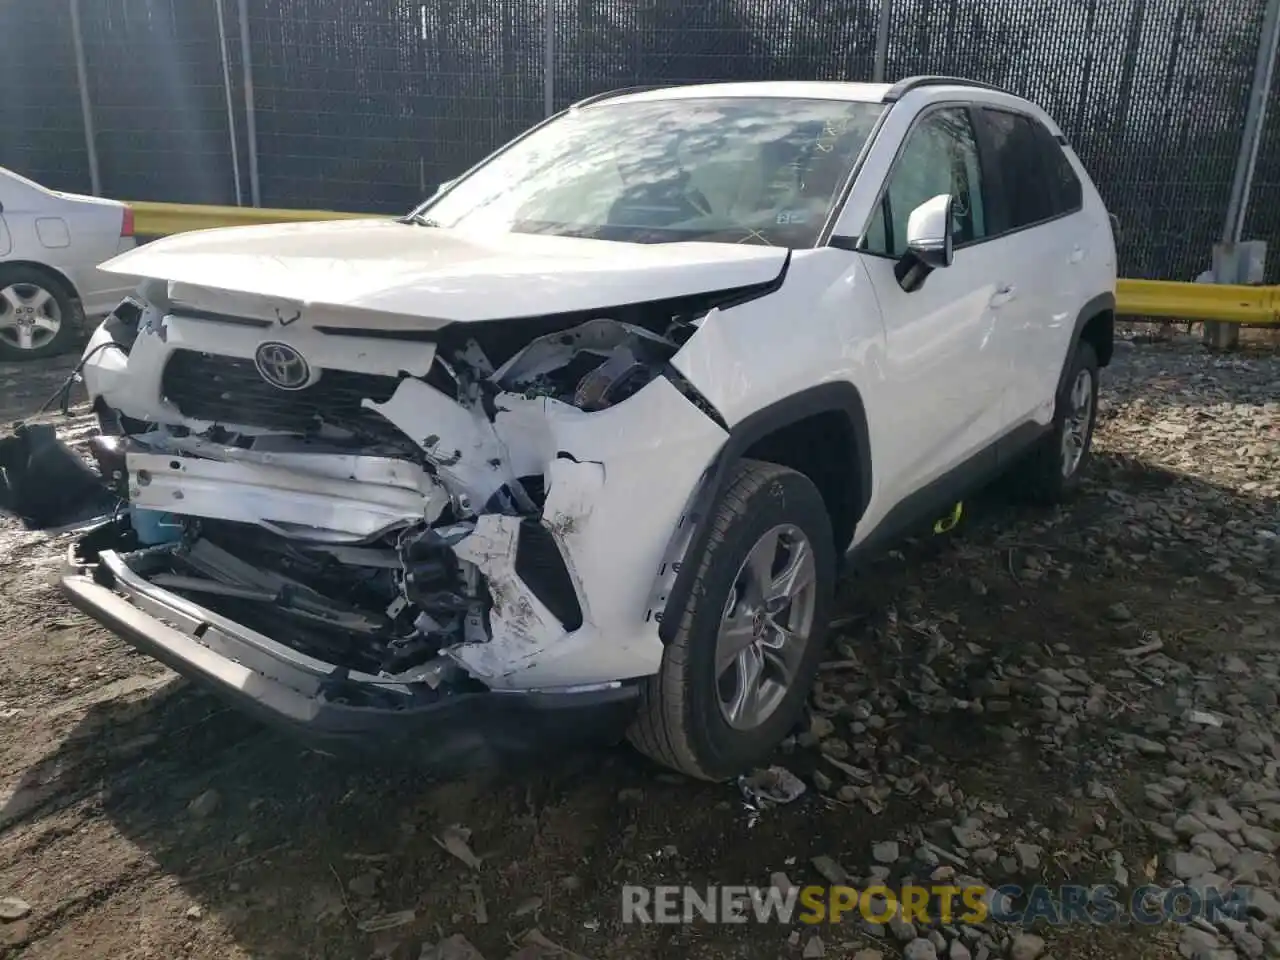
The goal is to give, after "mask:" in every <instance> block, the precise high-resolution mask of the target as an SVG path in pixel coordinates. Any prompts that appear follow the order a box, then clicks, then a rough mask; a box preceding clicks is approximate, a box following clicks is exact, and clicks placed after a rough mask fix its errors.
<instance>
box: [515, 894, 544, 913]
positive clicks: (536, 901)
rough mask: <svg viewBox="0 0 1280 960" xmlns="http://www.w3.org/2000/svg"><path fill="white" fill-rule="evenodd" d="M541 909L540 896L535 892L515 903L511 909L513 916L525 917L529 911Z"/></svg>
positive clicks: (534, 911) (535, 911) (533, 911)
mask: <svg viewBox="0 0 1280 960" xmlns="http://www.w3.org/2000/svg"><path fill="white" fill-rule="evenodd" d="M541 909H542V898H541V897H539V896H537V895H536V894H535V895H534V896H532V897H526V898H525V899H523V900H521V901H520V902H519V903H517V904H516V908H515V909H514V910H512V911H511V915H512V916H513V917H527V916H528V915H529V914H531V913H537V912H538V911H539V910H541Z"/></svg>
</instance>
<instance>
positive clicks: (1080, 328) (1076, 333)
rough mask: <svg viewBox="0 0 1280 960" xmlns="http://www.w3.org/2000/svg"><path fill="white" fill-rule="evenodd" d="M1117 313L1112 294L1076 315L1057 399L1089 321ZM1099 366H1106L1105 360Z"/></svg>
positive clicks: (1086, 305)
mask: <svg viewBox="0 0 1280 960" xmlns="http://www.w3.org/2000/svg"><path fill="white" fill-rule="evenodd" d="M1115 311H1116V295H1115V294H1114V293H1111V292H1107V293H1100V294H1098V295H1097V296H1096V297H1094V298H1093V299H1092V300H1090V301H1089V302H1088V303H1086V304H1085V305H1084V306H1083V307H1081V308H1080V312H1079V313H1078V314H1077V315H1076V325H1075V329H1074V330H1073V331H1072V332H1071V342H1070V345H1069V346H1068V347H1067V355H1066V356H1065V357H1064V358H1063V360H1062V371H1061V372H1060V373H1059V374H1058V389H1057V390H1056V391H1055V392H1054V394H1053V395H1054V396H1055V397H1059V396H1061V395H1062V391H1063V390H1064V389H1066V386H1067V377H1069V376H1070V375H1071V363H1072V361H1073V360H1074V359H1075V356H1076V345H1077V344H1079V343H1080V338H1081V336H1082V335H1083V334H1084V328H1085V327H1087V326H1088V325H1089V321H1090V320H1092V319H1093V318H1094V317H1097V316H1100V315H1101V314H1104V313H1108V312H1110V313H1111V314H1112V315H1113V316H1114V315H1115ZM1098 359H1099V361H1100V362H1099V366H1106V363H1105V362H1102V360H1103V358H1101V357H1099V358H1098Z"/></svg>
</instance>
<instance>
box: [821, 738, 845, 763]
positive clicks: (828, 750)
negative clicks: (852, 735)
mask: <svg viewBox="0 0 1280 960" xmlns="http://www.w3.org/2000/svg"><path fill="white" fill-rule="evenodd" d="M820 749H821V750H822V752H823V753H825V754H826V755H827V756H829V757H835V758H836V759H837V760H844V759H847V758H848V756H849V754H850V752H851V751H850V749H849V745H848V744H847V743H845V742H844V741H843V740H838V739H836V738H835V737H828V738H827V739H826V740H823V741H822V746H821V748H820Z"/></svg>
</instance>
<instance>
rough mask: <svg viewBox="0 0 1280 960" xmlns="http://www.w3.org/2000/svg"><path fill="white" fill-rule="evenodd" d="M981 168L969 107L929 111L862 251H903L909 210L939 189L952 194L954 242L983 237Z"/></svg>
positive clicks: (891, 179)
mask: <svg viewBox="0 0 1280 960" xmlns="http://www.w3.org/2000/svg"><path fill="white" fill-rule="evenodd" d="M981 171H982V168H981V165H980V161H979V158H978V144H977V139H976V138H975V136H974V132H973V124H972V123H970V121H969V111H968V110H967V109H966V108H964V107H952V108H947V109H942V110H935V111H933V112H932V113H929V114H927V115H926V116H925V118H924V119H923V120H921V121H920V123H919V124H917V125H916V127H915V128H914V129H913V130H912V131H911V133H909V134H908V135H907V140H906V143H904V144H903V147H902V152H901V153H900V154H899V155H898V160H897V162H896V163H895V164H894V167H893V170H892V172H891V173H890V174H889V185H888V187H887V188H886V189H885V191H884V194H883V196H882V197H881V199H880V205H879V207H878V208H877V210H876V214H875V216H873V217H872V220H871V223H870V225H869V227H868V230H867V236H866V240H865V242H864V249H865V250H867V252H868V253H875V254H880V255H882V256H891V257H901V256H902V255H903V254H905V253H906V252H907V220H908V218H910V216H911V211H913V210H914V209H915V208H916V207H918V206H920V204H922V203H924V202H925V201H926V200H931V199H933V198H934V197H936V196H938V195H939V194H942V193H949V194H950V195H951V198H952V221H951V233H952V239H953V241H954V243H955V244H956V246H959V245H961V244H964V243H970V242H972V241H974V240H980V239H982V238H983V237H985V236H987V235H988V229H987V215H986V205H985V203H984V201H983V196H982V173H981Z"/></svg>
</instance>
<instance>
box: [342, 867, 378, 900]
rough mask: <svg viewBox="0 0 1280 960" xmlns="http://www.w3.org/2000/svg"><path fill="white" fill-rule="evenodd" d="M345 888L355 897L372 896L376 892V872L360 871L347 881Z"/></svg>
mask: <svg viewBox="0 0 1280 960" xmlns="http://www.w3.org/2000/svg"><path fill="white" fill-rule="evenodd" d="M347 889H348V890H350V891H351V892H352V893H354V894H355V895H356V896H357V897H372V896H373V895H374V894H375V893H377V892H378V874H376V873H374V872H372V871H370V872H369V873H361V874H357V875H356V876H354V877H352V878H351V879H350V880H348V881H347Z"/></svg>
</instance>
